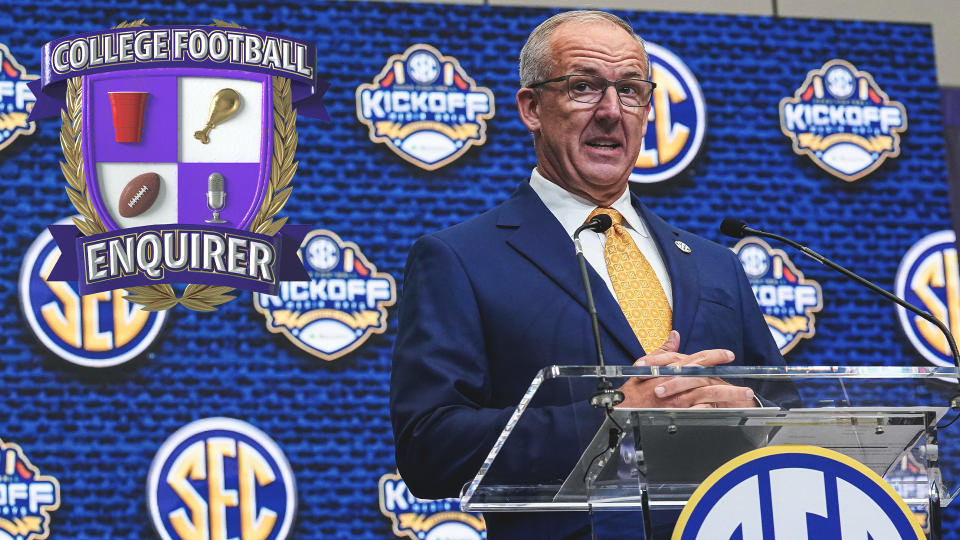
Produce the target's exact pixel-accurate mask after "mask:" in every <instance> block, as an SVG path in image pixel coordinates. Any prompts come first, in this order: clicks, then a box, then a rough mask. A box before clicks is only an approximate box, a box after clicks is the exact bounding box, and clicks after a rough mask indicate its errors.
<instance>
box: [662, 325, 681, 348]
mask: <svg viewBox="0 0 960 540" xmlns="http://www.w3.org/2000/svg"><path fill="white" fill-rule="evenodd" d="M657 350H658V351H663V352H677V351H679V350H680V332H677V331H676V330H671V331H670V334H668V335H667V341H665V342H663V345H661V346H660V348H659V349H657Z"/></svg>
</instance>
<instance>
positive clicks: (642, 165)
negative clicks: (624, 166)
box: [630, 42, 707, 184]
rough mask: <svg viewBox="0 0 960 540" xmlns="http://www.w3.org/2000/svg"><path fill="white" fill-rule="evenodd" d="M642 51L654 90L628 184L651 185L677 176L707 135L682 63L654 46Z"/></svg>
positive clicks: (696, 87)
mask: <svg viewBox="0 0 960 540" xmlns="http://www.w3.org/2000/svg"><path fill="white" fill-rule="evenodd" d="M646 48H647V54H648V55H649V56H650V66H651V76H650V78H651V79H653V82H655V83H657V89H656V91H655V92H654V93H653V102H652V103H651V107H650V122H649V124H648V125H647V133H646V135H645V136H644V137H643V146H642V147H641V149H640V155H639V156H637V162H636V164H635V166H634V168H633V172H632V173H631V174H630V181H631V182H638V183H641V184H652V183H655V182H663V181H664V180H669V179H671V178H673V177H675V176H677V175H678V174H680V173H682V172H683V171H684V169H686V168H687V167H688V166H689V165H690V163H691V162H693V160H694V158H696V157H697V154H698V153H699V152H700V147H701V146H702V145H703V137H704V135H705V134H706V132H707V104H706V101H705V100H704V99H703V92H702V91H701V90H700V83H699V82H698V81H697V78H696V77H695V76H694V75H693V72H692V71H691V70H690V68H689V67H687V65H686V64H685V63H683V60H680V58H679V57H678V56H677V55H675V54H673V53H672V52H670V51H669V50H667V49H666V48H664V47H661V46H659V45H657V44H655V43H650V42H647V44H646Z"/></svg>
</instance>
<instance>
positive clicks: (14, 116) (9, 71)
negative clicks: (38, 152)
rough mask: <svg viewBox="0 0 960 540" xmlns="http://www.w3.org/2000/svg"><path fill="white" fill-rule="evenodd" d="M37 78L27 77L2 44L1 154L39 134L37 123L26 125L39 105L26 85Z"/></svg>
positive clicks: (0, 88) (0, 76)
mask: <svg viewBox="0 0 960 540" xmlns="http://www.w3.org/2000/svg"><path fill="white" fill-rule="evenodd" d="M37 78H38V77H37V76H36V75H30V74H28V73H27V70H26V69H24V67H23V66H21V65H20V63H19V62H17V59H16V58H14V57H13V54H11V53H10V49H9V48H8V47H7V46H6V45H4V44H3V43H0V150H3V149H4V148H6V147H7V146H9V145H10V143H12V142H13V141H14V140H16V138H17V137H19V136H20V135H30V134H31V133H33V132H34V131H35V130H36V127H37V124H36V122H28V121H27V117H28V116H30V111H32V110H33V104H34V102H35V101H36V99H34V97H33V92H31V91H30V88H28V87H27V81H32V80H35V79H37Z"/></svg>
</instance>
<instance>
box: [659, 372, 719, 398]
mask: <svg viewBox="0 0 960 540" xmlns="http://www.w3.org/2000/svg"><path fill="white" fill-rule="evenodd" d="M660 380H661V381H662V382H661V383H660V384H658V385H657V386H656V388H654V389H653V393H654V394H656V396H657V397H658V398H661V399H664V398H668V397H670V396H675V395H677V394H681V393H683V392H686V391H688V390H693V389H694V388H700V387H701V386H709V385H711V384H716V383H717V380H716V379H710V378H708V377H670V378H664V379H660Z"/></svg>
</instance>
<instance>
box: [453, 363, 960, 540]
mask: <svg viewBox="0 0 960 540" xmlns="http://www.w3.org/2000/svg"><path fill="white" fill-rule="evenodd" d="M601 376H603V377H606V378H608V379H609V380H610V381H611V382H612V383H613V384H614V386H615V387H619V386H620V385H621V384H622V383H623V382H624V381H625V380H626V378H627V377H644V378H647V377H716V378H720V379H723V380H725V381H728V382H730V383H732V384H737V385H740V386H752V387H755V388H756V387H759V386H760V385H763V384H766V385H768V386H766V387H765V388H776V387H779V388H789V387H790V386H792V387H793V388H794V389H795V390H796V393H797V394H799V398H800V399H799V402H797V401H795V400H794V401H793V402H792V403H790V404H789V408H781V406H778V405H777V404H774V403H772V402H769V401H766V400H765V399H764V398H766V396H764V395H763V393H762V392H758V396H759V397H760V398H761V399H762V400H763V401H764V402H765V404H766V405H768V406H765V407H757V408H745V409H722V408H721V409H629V408H615V409H614V410H613V413H612V414H611V415H610V416H609V417H607V416H606V415H605V414H604V412H603V411H601V410H597V409H594V408H592V407H590V405H588V399H589V397H590V395H591V394H592V393H593V392H594V391H595V390H596V387H597V383H598V382H599V380H600V377H601ZM956 379H957V370H956V369H953V368H933V367H929V368H924V367H907V368H898V367H781V368H765V367H749V368H748V367H728V366H722V367H702V368H701V367H684V368H681V367H633V366H608V367H606V368H603V369H601V368H598V367H596V366H550V367H547V368H544V369H543V370H541V371H540V372H539V373H538V374H537V376H536V377H535V378H534V380H533V382H532V383H531V385H530V387H529V389H528V390H527V392H526V394H525V395H524V396H523V399H522V400H521V402H520V404H519V405H518V406H517V408H516V410H515V412H514V414H513V415H512V417H511V418H510V420H509V421H508V423H507V425H506V427H505V429H504V430H503V432H502V433H501V434H500V437H499V438H498V440H497V442H496V444H495V445H494V446H493V448H492V449H491V450H490V452H489V454H488V456H487V459H486V460H485V462H484V463H483V466H482V467H481V469H480V471H479V472H478V473H477V475H476V477H475V478H474V479H473V480H472V481H471V482H470V483H469V484H467V485H465V486H464V488H463V491H462V494H461V507H462V508H463V509H464V510H467V511H479V512H509V511H524V512H543V511H561V510H563V511H584V512H587V511H589V512H598V511H613V510H639V511H642V512H644V515H645V516H649V515H650V512H651V511H655V510H658V509H667V510H669V509H673V510H679V509H681V508H682V507H683V506H684V505H685V504H686V502H687V500H688V499H689V498H690V496H691V495H692V494H693V492H694V491H695V490H696V489H697V487H698V486H699V485H700V483H701V482H702V481H703V480H704V479H706V477H707V476H709V475H710V474H711V473H712V472H713V471H714V470H716V469H717V468H719V467H720V466H721V465H723V464H724V463H726V462H727V461H729V460H730V459H732V458H734V457H736V456H739V455H741V454H743V453H745V452H747V451H750V450H754V449H757V448H763V447H767V446H773V445H782V444H805V445H812V446H819V447H823V448H827V449H832V450H836V451H838V452H840V453H842V454H845V455H847V456H849V457H851V458H853V459H855V460H857V461H859V462H861V463H863V464H864V465H866V466H868V467H869V468H870V469H871V470H873V471H874V472H876V473H877V474H878V475H880V476H882V477H884V479H885V480H886V481H887V482H888V483H889V484H890V485H891V487H893V489H894V490H895V491H896V492H897V493H898V494H899V495H900V496H901V497H902V498H903V499H904V501H905V502H906V503H907V505H908V506H909V507H910V508H911V510H913V511H914V512H915V513H916V514H917V516H918V519H919V520H920V521H921V526H922V527H923V528H924V531H925V532H926V533H927V536H928V538H940V511H941V509H942V508H944V507H946V506H947V505H949V504H950V503H951V502H952V501H953V499H954V497H956V495H957V490H956V488H955V486H956V478H957V476H956V474H955V473H957V472H960V469H955V467H954V465H953V463H955V462H956V460H955V459H951V458H950V455H951V454H960V446H958V445H956V444H950V440H949V439H950V435H952V434H953V433H955V432H957V431H958V430H960V422H958V423H957V426H956V427H950V428H945V429H941V428H939V426H938V423H940V424H945V423H947V422H949V421H950V420H952V419H953V418H954V416H955V415H956V414H957V412H955V411H949V409H948V407H947V403H948V401H949V398H950V396H952V395H953V393H954V392H955V389H956ZM770 385H772V386H770ZM785 385H786V386H785ZM953 448H957V449H956V450H953ZM958 457H960V456H958Z"/></svg>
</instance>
